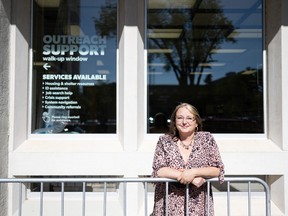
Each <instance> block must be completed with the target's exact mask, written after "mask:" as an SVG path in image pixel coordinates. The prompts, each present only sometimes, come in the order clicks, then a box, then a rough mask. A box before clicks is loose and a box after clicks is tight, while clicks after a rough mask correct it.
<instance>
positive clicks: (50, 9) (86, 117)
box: [31, 0, 117, 134]
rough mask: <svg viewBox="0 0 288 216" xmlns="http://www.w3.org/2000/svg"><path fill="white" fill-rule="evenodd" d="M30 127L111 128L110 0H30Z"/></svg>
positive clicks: (113, 32) (50, 130)
mask: <svg viewBox="0 0 288 216" xmlns="http://www.w3.org/2000/svg"><path fill="white" fill-rule="evenodd" d="M33 3H34V4H33V16H34V17H33V18H34V21H33V74H32V76H33V83H32V86H33V88H32V89H33V90H32V91H33V92H32V126H31V128H32V133H38V134H42V133H44V134H55V133H69V134H71V133H116V49H117V2H116V0H98V1H91V0H69V1H65V0H54V1H50V0H33Z"/></svg>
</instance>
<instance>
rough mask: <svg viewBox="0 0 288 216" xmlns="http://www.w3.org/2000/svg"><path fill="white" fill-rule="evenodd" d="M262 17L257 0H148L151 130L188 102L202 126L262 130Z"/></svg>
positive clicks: (215, 130) (227, 130) (225, 130)
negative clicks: (176, 107) (159, 121)
mask: <svg viewBox="0 0 288 216" xmlns="http://www.w3.org/2000/svg"><path fill="white" fill-rule="evenodd" d="M262 23H263V21H262V1H259V0H252V1H248V0H245V1H236V0H232V1H226V0H218V1H214V0H183V1H176V0H171V1H160V0H147V27H146V28H147V31H146V32H147V35H146V38H147V45H146V47H147V53H148V57H147V59H148V63H147V72H148V74H147V76H148V77H147V80H148V93H147V95H148V98H147V100H148V117H149V121H148V123H147V128H148V132H149V133H153V132H154V131H155V130H154V127H155V119H157V116H158V115H159V113H161V115H162V116H165V117H164V124H165V126H167V119H168V118H169V117H170V114H171V113H172V111H173V109H174V107H175V106H176V105H178V104H179V103H180V102H188V103H191V104H193V105H194V106H195V107H196V108H197V109H198V111H199V112H200V115H201V117H202V118H203V120H204V130H208V131H211V132H213V133H263V132H264V123H263V67H262V66H263V57H262V51H263V44H262V40H263V32H262V29H263V24H262ZM156 125H157V123H156ZM152 128H153V130H152Z"/></svg>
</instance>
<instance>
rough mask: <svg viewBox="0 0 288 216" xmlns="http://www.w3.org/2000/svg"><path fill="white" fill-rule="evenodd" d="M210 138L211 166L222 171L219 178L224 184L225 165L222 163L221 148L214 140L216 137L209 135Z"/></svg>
mask: <svg viewBox="0 0 288 216" xmlns="http://www.w3.org/2000/svg"><path fill="white" fill-rule="evenodd" d="M209 135H210V137H209V141H208V146H209V148H208V149H209V158H210V160H209V162H208V163H209V166H212V167H217V168H219V169H220V173H219V176H218V179H219V182H220V183H221V184H222V183H223V182H224V174H225V171H224V164H223V162H222V159H221V155H220V152H219V148H218V145H217V143H216V141H215V139H214V137H213V136H212V135H211V134H210V133H209Z"/></svg>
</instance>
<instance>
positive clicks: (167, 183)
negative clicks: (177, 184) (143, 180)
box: [165, 182, 169, 216]
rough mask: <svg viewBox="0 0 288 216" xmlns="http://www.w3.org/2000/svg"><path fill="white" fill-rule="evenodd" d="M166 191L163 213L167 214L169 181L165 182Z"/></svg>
mask: <svg viewBox="0 0 288 216" xmlns="http://www.w3.org/2000/svg"><path fill="white" fill-rule="evenodd" d="M165 186H166V191H165V215H166V216H168V204H169V203H168V202H169V199H168V198H169V197H168V196H169V182H166V183H165Z"/></svg>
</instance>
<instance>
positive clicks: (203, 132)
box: [196, 131, 212, 137]
mask: <svg viewBox="0 0 288 216" xmlns="http://www.w3.org/2000/svg"><path fill="white" fill-rule="evenodd" d="M196 135H197V136H200V137H212V134H211V133H210V132H209V131H198V132H197V133H196Z"/></svg>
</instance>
